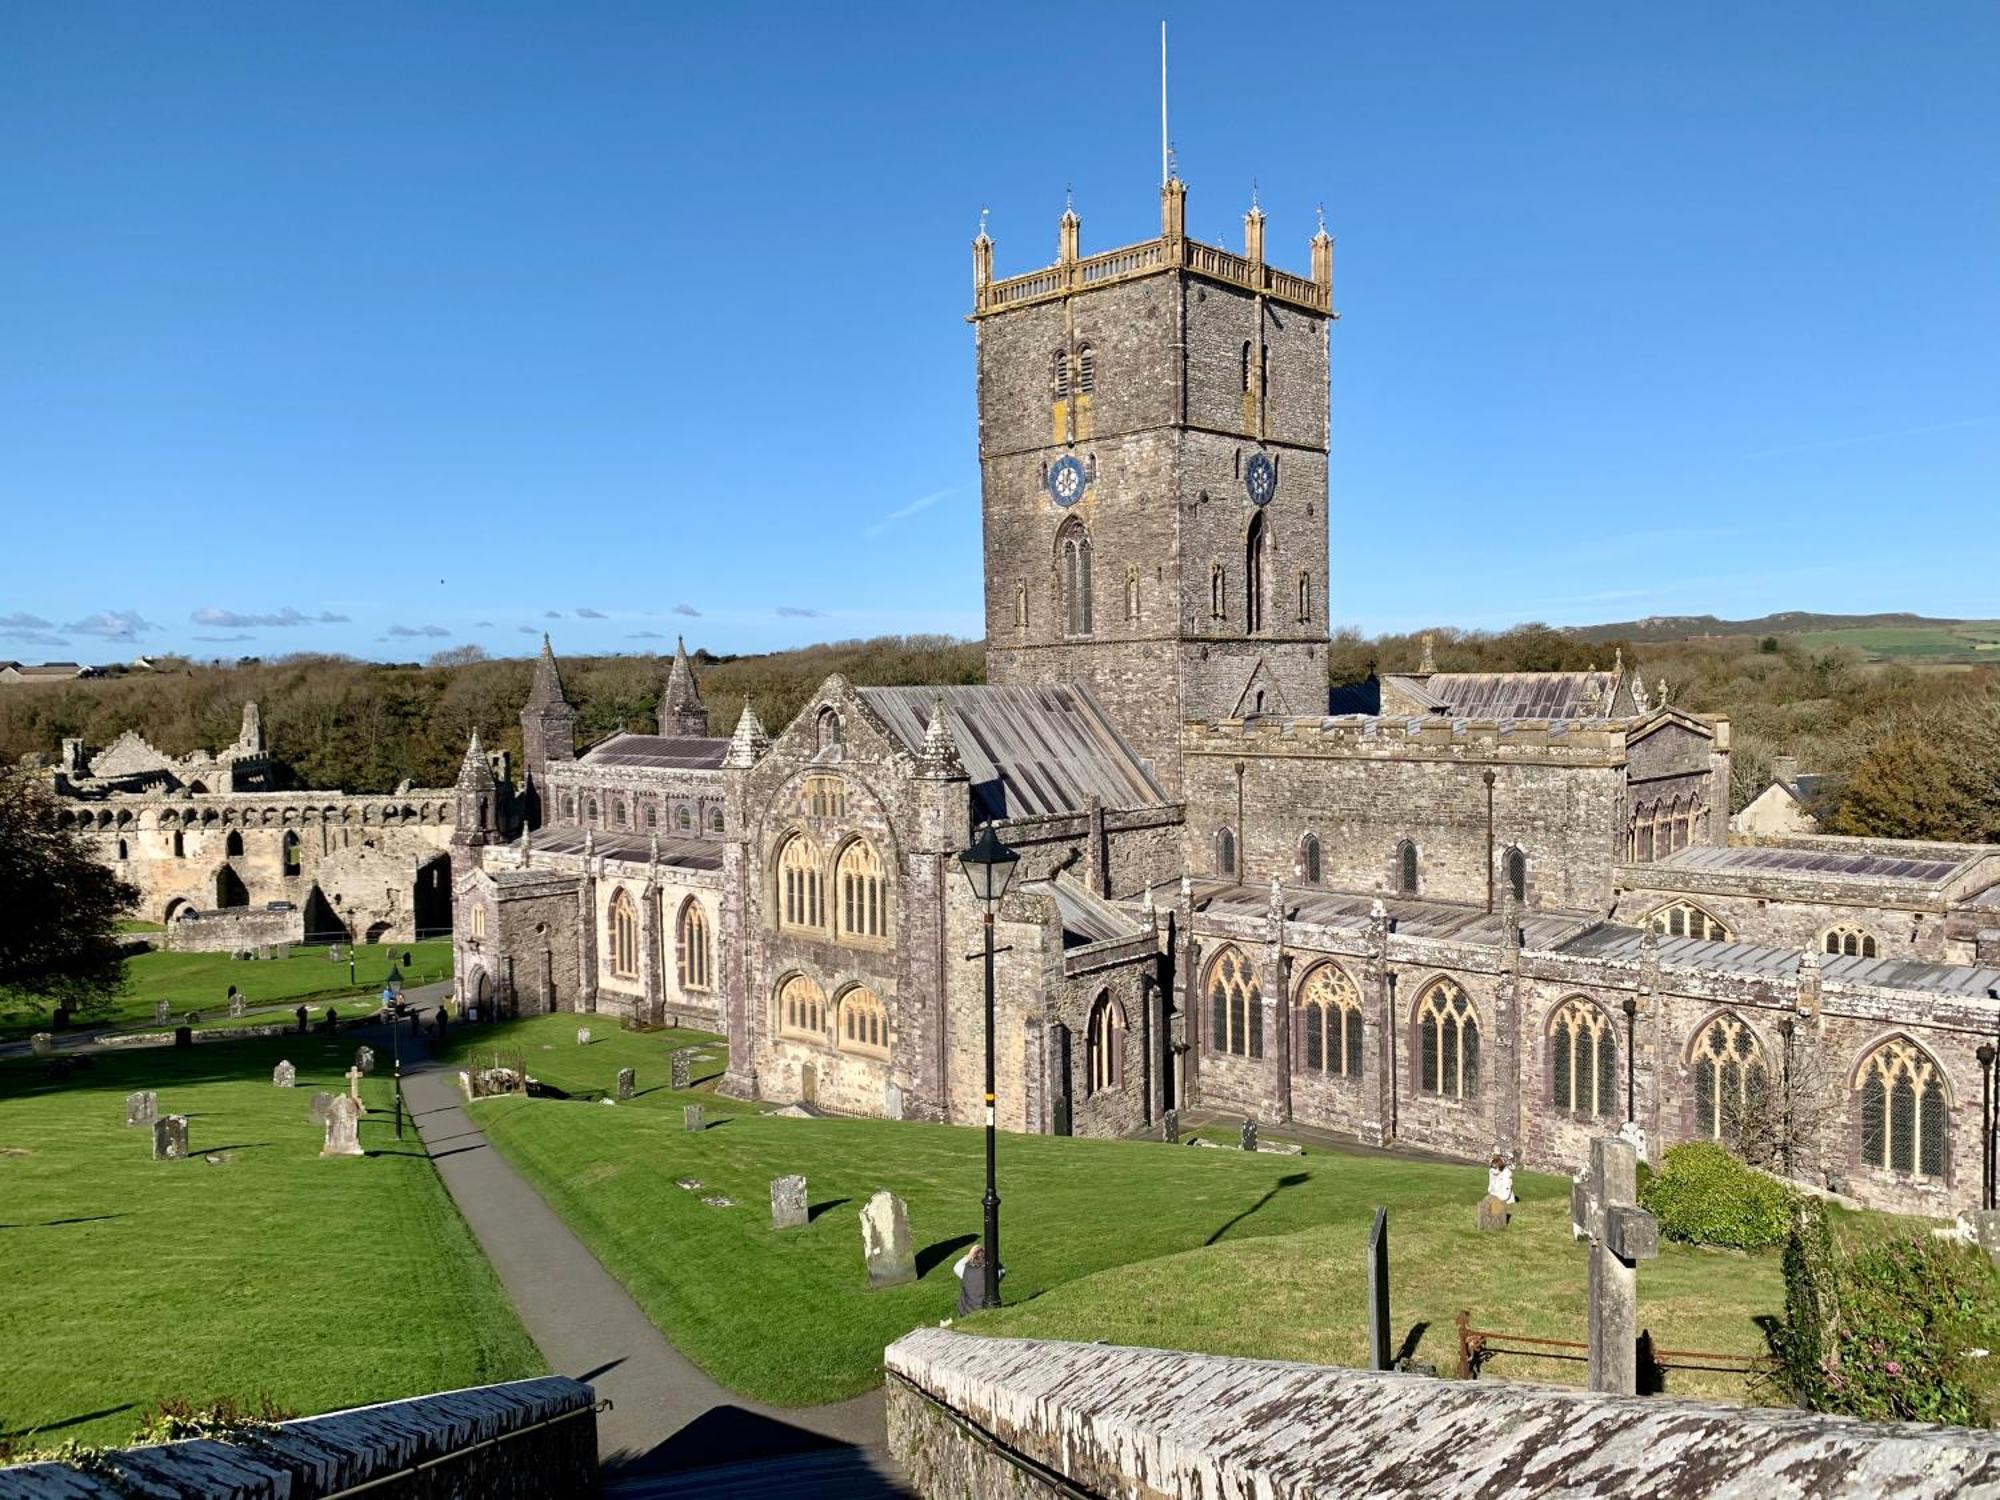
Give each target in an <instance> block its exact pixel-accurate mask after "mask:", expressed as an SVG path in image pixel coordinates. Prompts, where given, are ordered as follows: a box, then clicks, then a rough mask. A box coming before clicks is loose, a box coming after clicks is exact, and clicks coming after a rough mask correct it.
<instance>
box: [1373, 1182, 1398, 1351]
mask: <svg viewBox="0 0 2000 1500" xmlns="http://www.w3.org/2000/svg"><path fill="white" fill-rule="evenodd" d="M1368 1354H1369V1358H1370V1359H1371V1360H1372V1361H1373V1362H1374V1368H1375V1369H1378V1370H1386V1369H1388V1368H1389V1365H1390V1361H1391V1359H1392V1358H1393V1355H1392V1354H1391V1352H1390V1349H1389V1210H1388V1209H1386V1208H1377V1209H1376V1210H1375V1227H1374V1228H1372V1229H1370V1230H1369V1231H1368Z"/></svg>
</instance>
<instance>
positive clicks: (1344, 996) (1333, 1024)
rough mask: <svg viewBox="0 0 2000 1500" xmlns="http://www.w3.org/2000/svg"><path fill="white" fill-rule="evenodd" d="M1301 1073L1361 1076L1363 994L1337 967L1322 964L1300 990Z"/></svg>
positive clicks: (1299, 1064) (1341, 1076) (1342, 970)
mask: <svg viewBox="0 0 2000 1500" xmlns="http://www.w3.org/2000/svg"><path fill="white" fill-rule="evenodd" d="M1298 1009H1299V1061H1298V1067H1299V1071H1300V1072H1302V1073H1305V1072H1312V1073H1331V1074H1333V1075H1334V1076H1335V1077H1338V1078H1359V1077H1360V1076H1361V994H1360V991H1358V990H1356V989H1355V987H1354V981H1353V980H1352V979H1350V978H1348V977H1347V973H1346V971H1345V970H1344V969H1342V968H1341V967H1340V966H1339V965H1338V964H1320V965H1319V966H1318V967H1316V968H1315V969H1314V970H1313V971H1312V972H1311V973H1310V974H1308V975H1306V978H1305V983H1303V984H1301V985H1300V986H1299V1006H1298Z"/></svg>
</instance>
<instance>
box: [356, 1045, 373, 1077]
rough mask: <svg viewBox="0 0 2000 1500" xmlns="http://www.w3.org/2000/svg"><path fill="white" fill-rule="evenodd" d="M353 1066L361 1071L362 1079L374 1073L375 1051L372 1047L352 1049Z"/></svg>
mask: <svg viewBox="0 0 2000 1500" xmlns="http://www.w3.org/2000/svg"><path fill="white" fill-rule="evenodd" d="M354 1066H355V1067H357V1068H359V1069H360V1070H361V1076H362V1077H363V1078H366V1077H367V1076H368V1075H369V1074H370V1073H372V1072H374V1071H375V1049H374V1048H373V1047H356V1048H355V1049H354Z"/></svg>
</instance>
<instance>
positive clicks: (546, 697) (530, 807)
mask: <svg viewBox="0 0 2000 1500" xmlns="http://www.w3.org/2000/svg"><path fill="white" fill-rule="evenodd" d="M575 759H576V710H575V709H573V708H571V707H570V706H569V699H567V698H565V697H564V696H563V685H562V675H561V674H560V673H558V672H557V671H556V654H555V652H554V651H553V650H551V649H550V648H549V638H548V636H547V635H546V634H544V635H543V636H542V654H541V655H540V656H539V657H538V658H536V660H535V681H534V685H533V686H532V687H530V688H529V690H528V701H527V702H526V703H525V704H523V705H522V706H521V762H522V766H521V773H522V778H523V780H522V787H521V802H522V806H521V815H522V817H523V819H524V820H525V821H526V823H527V826H528V827H530V828H540V827H541V826H542V795H541V788H542V783H543V782H544V781H546V780H547V779H548V778H547V776H546V774H545V773H546V772H547V770H548V767H549V762H550V761H552V760H553V761H564V760H575Z"/></svg>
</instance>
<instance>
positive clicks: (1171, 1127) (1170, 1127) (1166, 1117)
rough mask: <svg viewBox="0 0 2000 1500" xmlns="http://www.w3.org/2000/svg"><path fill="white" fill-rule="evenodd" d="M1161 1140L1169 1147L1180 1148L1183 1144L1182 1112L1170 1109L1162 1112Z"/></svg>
mask: <svg viewBox="0 0 2000 1500" xmlns="http://www.w3.org/2000/svg"><path fill="white" fill-rule="evenodd" d="M1160 1139H1161V1140H1163V1141H1165V1142H1166V1143H1167V1144H1168V1145H1169V1146H1178V1145H1179V1144H1180V1143H1181V1112H1180V1111H1179V1110H1177V1109H1169V1110H1163V1111H1161V1113H1160Z"/></svg>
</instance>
